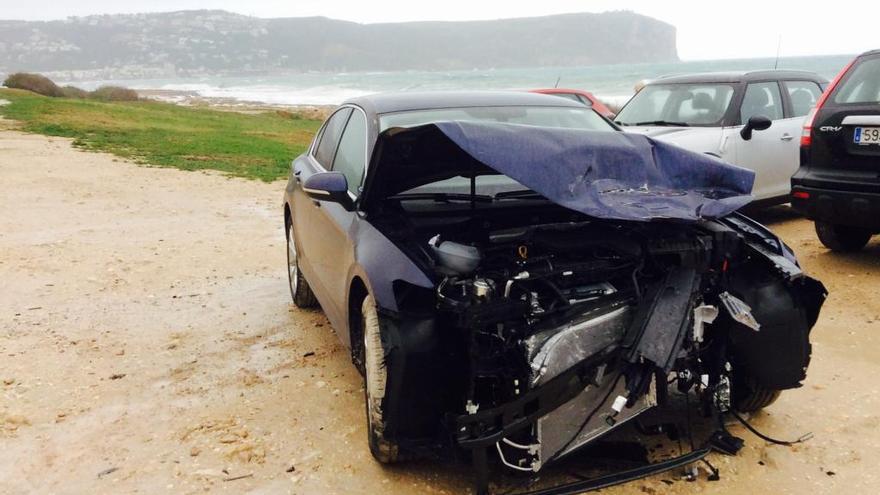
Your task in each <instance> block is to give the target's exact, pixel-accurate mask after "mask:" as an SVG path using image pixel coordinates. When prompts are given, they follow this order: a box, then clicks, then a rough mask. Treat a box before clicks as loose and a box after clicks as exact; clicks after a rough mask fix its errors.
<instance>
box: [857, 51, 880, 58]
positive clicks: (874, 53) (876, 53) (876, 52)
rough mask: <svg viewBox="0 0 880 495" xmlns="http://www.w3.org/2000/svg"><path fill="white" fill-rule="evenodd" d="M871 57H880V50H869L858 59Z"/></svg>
mask: <svg viewBox="0 0 880 495" xmlns="http://www.w3.org/2000/svg"><path fill="white" fill-rule="evenodd" d="M871 55H880V49H877V50H868V51H866V52H865V53H862V54H861V55H859V56H858V57H857V58H862V57H869V56H871Z"/></svg>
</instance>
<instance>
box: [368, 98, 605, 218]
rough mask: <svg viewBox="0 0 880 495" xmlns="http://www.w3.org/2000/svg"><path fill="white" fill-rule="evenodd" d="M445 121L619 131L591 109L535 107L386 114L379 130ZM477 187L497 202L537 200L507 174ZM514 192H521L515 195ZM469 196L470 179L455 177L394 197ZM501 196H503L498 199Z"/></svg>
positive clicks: (487, 179)
mask: <svg viewBox="0 0 880 495" xmlns="http://www.w3.org/2000/svg"><path fill="white" fill-rule="evenodd" d="M442 121H470V122H503V123H507V124H520V125H531V126H539V127H555V128H565V129H585V130H591V131H609V132H614V131H616V129H615V128H614V127H613V126H612V125H611V124H609V123H608V122H607V121H606V120H605V119H603V118H602V117H600V116H599V114H597V113H596V112H595V111H594V110H592V109H590V108H586V107H584V108H571V107H533V106H508V107H470V108H440V109H431V110H416V111H407V112H395V113H387V114H384V115H381V116H380V117H379V128H380V130H382V131H384V130H386V129H389V128H391V127H415V126H418V125H424V124H430V123H432V122H442ZM475 185H476V189H475V192H476V194H477V195H478V196H483V197H486V196H489V197H497V199H504V200H511V201H513V200H534V199H535V198H534V197H533V196H531V195H528V194H518V193H519V192H522V193H528V189H527V188H526V187H525V186H523V185H521V184H520V183H518V182H517V181H515V180H513V179H511V178H510V177H507V176H504V175H483V176H479V177H477V178H476V179H475ZM512 191H517V192H518V193H512ZM470 193H471V179H470V178H468V177H453V178H451V179H446V180H441V181H436V182H432V183H430V184H425V185H422V186H419V187H416V188H413V189H410V190H408V191H404V192H402V193H400V194H397V195H396V196H395V198H397V199H401V198H405V197H407V196H409V197H410V198H411V199H413V200H417V201H436V200H437V199H441V198H440V197H438V196H434V197H428V196H425V195H426V194H427V195H442V196H443V198H442V199H443V200H444V201H450V200H453V201H454V200H456V199H463V196H460V195H469V194H470ZM499 193H501V195H500V196H497V195H498V194H499ZM457 195H458V197H457Z"/></svg>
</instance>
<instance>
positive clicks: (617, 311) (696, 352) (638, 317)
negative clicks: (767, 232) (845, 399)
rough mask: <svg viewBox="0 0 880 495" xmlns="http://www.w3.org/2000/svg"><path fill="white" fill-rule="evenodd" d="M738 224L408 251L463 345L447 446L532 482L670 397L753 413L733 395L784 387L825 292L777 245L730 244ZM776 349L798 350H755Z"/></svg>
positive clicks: (437, 239) (573, 229)
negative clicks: (427, 275) (415, 255)
mask: <svg viewBox="0 0 880 495" xmlns="http://www.w3.org/2000/svg"><path fill="white" fill-rule="evenodd" d="M748 222H749V221H748V219H746V218H745V217H738V216H732V217H729V218H728V219H725V220H723V221H713V222H703V223H698V224H675V223H661V222H656V223H638V222H613V223H612V222H604V221H597V220H587V221H580V222H578V221H563V222H548V223H540V224H530V225H527V226H522V227H516V226H513V227H505V228H494V229H491V228H490V229H487V230H485V231H483V232H479V233H477V234H474V232H475V231H474V230H473V229H451V230H449V231H447V232H445V233H440V234H435V235H433V236H431V237H430V238H429V239H428V240H427V241H424V242H425V244H426V246H423V248H426V249H425V251H426V253H425V254H427V256H429V257H430V259H431V260H432V261H433V263H434V269H435V271H436V274H437V280H438V283H437V287H436V292H435V296H436V308H437V311H438V312H439V314H440V315H441V316H440V318H441V321H443V322H444V323H445V325H449V326H451V327H454V328H455V329H457V331H458V333H457V335H459V338H460V339H461V342H460V345H461V346H463V347H464V348H465V351H463V352H462V353H461V355H460V359H461V361H462V362H461V364H462V365H463V369H465V370H466V372H464V375H465V376H463V377H462V380H461V383H462V384H463V385H464V387H463V388H464V390H463V391H461V394H460V395H459V396H458V400H457V401H456V403H457V406H456V407H457V411H452V414H451V415H450V417H452V418H454V419H452V420H451V422H452V425H451V428H452V431H454V435H455V439H456V441H457V443H458V445H459V446H462V447H465V448H467V449H473V450H474V452H475V453H478V455H479V456H480V457H482V456H483V453H482V451H483V450H484V449H488V451H489V452H493V451H494V454H495V455H497V456H498V458H499V460H500V462H501V463H502V464H503V465H504V466H506V467H507V468H509V469H512V470H517V471H529V472H537V471H538V470H540V469H541V468H542V467H543V466H544V465H546V464H547V463H550V462H553V461H555V460H557V459H559V458H560V457H562V456H565V455H566V454H568V453H570V452H573V451H574V450H576V449H578V448H579V447H582V446H584V445H586V444H588V443H590V442H591V441H593V440H595V439H598V438H599V437H601V436H603V435H604V434H606V433H608V432H610V431H611V430H613V429H614V428H616V427H617V426H619V425H622V424H624V423H626V422H627V421H628V420H630V419H633V418H635V417H636V416H638V415H639V414H641V413H642V412H645V411H647V410H648V409H650V408H652V407H653V406H656V405H658V404H659V403H663V402H664V401H666V399H667V397H668V395H669V387H670V386H673V387H676V388H677V390H678V391H679V392H682V393H689V392H690V393H693V392H696V394H697V395H698V396H699V397H700V399H701V400H702V401H703V402H704V403H705V406H706V407H705V409H706V410H711V411H713V412H714V413H716V414H723V413H724V412H727V411H729V410H731V409H734V408H741V409H743V410H749V409H748V408H750V407H754V406H755V404H754V401H755V398H754V397H750V393H753V391H750V390H749V389H748V388H747V387H746V386H745V385H741V384H747V383H748V384H753V383H759V384H760V385H761V387H764V388H767V389H772V390H782V389H787V388H794V387H798V386H800V381H801V380H802V379H803V378H804V377H805V371H806V367H807V365H808V363H809V356H810V349H809V341H808V335H809V331H810V328H811V327H812V325H813V323H814V322H815V320H816V317H817V315H818V310H819V307H820V306H821V303H822V300H823V299H824V296H825V291H824V288H823V287H822V285H821V284H820V283H819V282H817V281H815V280H813V279H810V278H809V277H807V276H805V275H803V274H802V273H801V272H800V269H799V268H798V267H797V265H796V262H794V261H793V257H792V258H791V259H789V257H786V250H787V248H786V247H785V246H784V245H783V244H782V243H781V242H780V241H778V239H775V241H774V242H776V245H775V246H774V245H772V242H768V241H767V240H766V239H759V238H758V237H757V236H750V235H748V234H743V230H746V231H748V229H749V228H750V224H749V223H748ZM483 225H487V224H485V223H484V224H483ZM771 241H772V240H771ZM765 323H766V325H765ZM780 323H782V324H780ZM792 341H798V342H802V344H801V347H802V348H801V349H794V350H790V349H786V352H787V353H789V355H788V356H786V357H782V358H780V357H778V356H777V357H775V358H774V359H773V360H765V356H764V355H762V353H766V351H767V349H768V347H769V348H772V347H773V346H775V345H776V344H778V343H780V342H785V345H790V342H792ZM766 357H769V356H766ZM762 390H763V388H762ZM763 405H764V404H757V406H759V407H762V406H763ZM477 469H478V470H479V469H481V468H480V467H477Z"/></svg>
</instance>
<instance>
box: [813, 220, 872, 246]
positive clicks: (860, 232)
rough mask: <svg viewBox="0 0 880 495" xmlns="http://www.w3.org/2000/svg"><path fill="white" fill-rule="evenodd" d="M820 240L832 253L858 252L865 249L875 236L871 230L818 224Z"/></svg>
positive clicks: (823, 223)
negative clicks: (872, 236)
mask: <svg viewBox="0 0 880 495" xmlns="http://www.w3.org/2000/svg"><path fill="white" fill-rule="evenodd" d="M816 234H817V235H818V236H819V240H820V241H822V244H824V245H825V247H827V248H828V249H831V250H832V251H840V252H849V251H858V250H859V249H862V248H863V247H865V244H867V243H868V241H869V240H870V239H871V235H872V234H873V233H872V232H871V231H870V230H867V229H861V228H859V227H850V226H848V225H837V224H833V223H828V222H816Z"/></svg>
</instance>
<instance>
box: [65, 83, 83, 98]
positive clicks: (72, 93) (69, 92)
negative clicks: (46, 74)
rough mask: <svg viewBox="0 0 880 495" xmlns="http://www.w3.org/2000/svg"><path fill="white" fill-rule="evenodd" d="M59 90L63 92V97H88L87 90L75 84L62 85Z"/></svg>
mask: <svg viewBox="0 0 880 495" xmlns="http://www.w3.org/2000/svg"><path fill="white" fill-rule="evenodd" d="M61 92H62V93H63V94H64V97H65V98H80V99H82V98H88V97H89V92H88V91H86V90H84V89H80V88H77V87H76V86H64V87H63V88H61Z"/></svg>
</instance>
